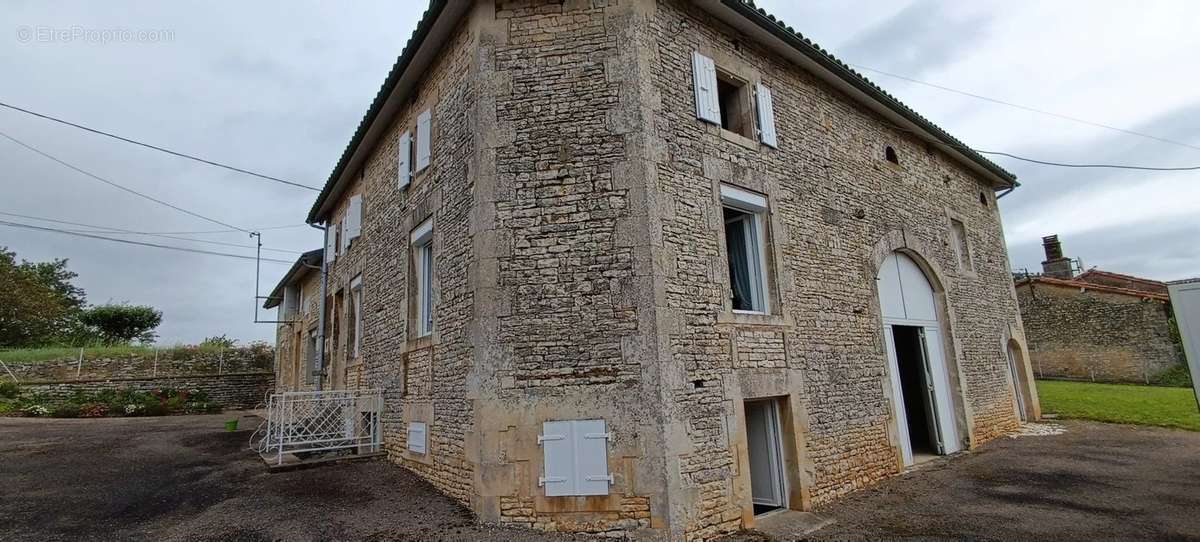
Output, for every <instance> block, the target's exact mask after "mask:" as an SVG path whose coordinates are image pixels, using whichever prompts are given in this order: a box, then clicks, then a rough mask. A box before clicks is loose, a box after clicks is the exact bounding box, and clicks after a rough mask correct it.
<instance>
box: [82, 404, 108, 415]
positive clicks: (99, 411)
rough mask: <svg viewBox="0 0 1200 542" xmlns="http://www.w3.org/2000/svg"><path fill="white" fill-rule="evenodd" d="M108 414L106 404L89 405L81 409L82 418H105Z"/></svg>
mask: <svg viewBox="0 0 1200 542" xmlns="http://www.w3.org/2000/svg"><path fill="white" fill-rule="evenodd" d="M107 414H108V405H106V404H104V403H87V404H85V405H83V406H81V407H79V417H80V418H103V417H104V416H105V415H107Z"/></svg>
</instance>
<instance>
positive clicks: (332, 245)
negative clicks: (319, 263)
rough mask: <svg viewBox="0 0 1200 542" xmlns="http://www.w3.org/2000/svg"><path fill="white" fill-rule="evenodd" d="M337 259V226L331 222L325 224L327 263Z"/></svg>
mask: <svg viewBox="0 0 1200 542" xmlns="http://www.w3.org/2000/svg"><path fill="white" fill-rule="evenodd" d="M336 259H337V226H336V225H334V224H329V225H327V226H325V263H329V262H332V261H334V260H336Z"/></svg>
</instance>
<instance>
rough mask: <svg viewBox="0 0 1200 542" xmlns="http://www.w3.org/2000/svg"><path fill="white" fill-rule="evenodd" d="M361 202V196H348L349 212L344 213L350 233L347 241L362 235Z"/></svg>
mask: <svg viewBox="0 0 1200 542" xmlns="http://www.w3.org/2000/svg"><path fill="white" fill-rule="evenodd" d="M362 201H363V198H362V194H355V195H353V196H350V210H349V211H347V212H346V216H347V223H348V224H349V226H350V232H349V233H348V234H347V236H346V237H347V239H349V241H353V240H355V239H358V237H359V236H361V235H362ZM349 241H347V244H349Z"/></svg>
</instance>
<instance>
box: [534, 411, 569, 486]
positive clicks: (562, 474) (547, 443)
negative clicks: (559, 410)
mask: <svg viewBox="0 0 1200 542" xmlns="http://www.w3.org/2000/svg"><path fill="white" fill-rule="evenodd" d="M571 435H572V423H571V422H570V421H557V422H544V423H542V434H541V435H540V436H538V444H541V446H542V457H543V459H544V461H543V465H544V466H543V471H544V473H543V475H542V476H540V477H538V485H539V486H543V487H545V488H546V496H547V497H555V496H561V495H575V494H576V493H575V450H574V443H573V442H572V438H571Z"/></svg>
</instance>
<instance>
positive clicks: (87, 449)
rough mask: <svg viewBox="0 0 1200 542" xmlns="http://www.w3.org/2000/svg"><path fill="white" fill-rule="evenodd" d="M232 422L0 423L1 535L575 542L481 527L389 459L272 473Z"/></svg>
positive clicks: (254, 541) (181, 419) (200, 418)
mask: <svg viewBox="0 0 1200 542" xmlns="http://www.w3.org/2000/svg"><path fill="white" fill-rule="evenodd" d="M227 419H229V416H228V415H215V416H173V417H164V418H128V419H96V420H47V419H30V418H4V419H0V458H3V460H0V488H3V491H0V518H4V520H3V523H4V527H3V536H0V538H2V539H4V540H6V541H7V540H180V541H183V540H187V541H196V540H200V541H214V542H215V541H230V540H232V541H247V542H257V541H268V540H289V541H290V540H300V541H303V540H371V541H377V542H385V541H407V540H414V541H415V540H421V541H427V540H447V541H466V540H480V539H503V540H515V541H535V540H536V541H541V540H571V539H572V537H566V536H555V535H550V534H544V533H538V532H533V531H527V530H518V529H503V528H498V527H490V526H483V525H479V524H478V523H477V522H476V521H475V518H474V517H473V516H472V515H471V514H470V512H468V511H467V510H466V509H465V508H463V507H462V506H460V505H459V504H458V503H456V502H454V501H452V500H451V499H449V498H447V497H445V496H444V495H442V494H440V493H438V492H437V491H436V490H434V488H433V487H432V486H430V485H429V484H428V483H427V482H425V481H424V480H422V479H420V478H419V477H417V476H416V475H414V474H412V473H410V472H408V471H406V470H404V469H401V468H399V467H396V466H395V465H392V464H390V463H387V462H386V461H380V460H375V461H363V462H354V463H340V464H332V465H327V466H323V467H319V468H313V469H306V470H298V471H291V472H282V473H277V474H268V473H267V472H266V468H265V467H264V466H263V465H262V463H261V461H260V460H259V459H258V458H257V456H255V455H254V454H253V453H252V452H250V451H249V450H247V440H248V439H249V437H250V431H237V432H232V433H230V432H225V431H224V430H223V427H222V425H223V422H224V421H225V420H227ZM247 425H249V426H251V427H253V424H252V423H250V420H249V419H244V420H243V427H246V426H247Z"/></svg>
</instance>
